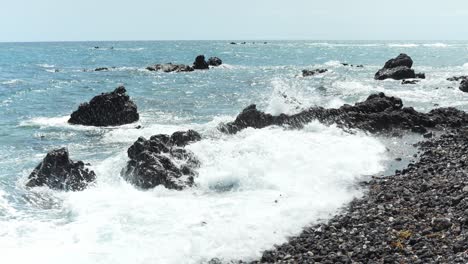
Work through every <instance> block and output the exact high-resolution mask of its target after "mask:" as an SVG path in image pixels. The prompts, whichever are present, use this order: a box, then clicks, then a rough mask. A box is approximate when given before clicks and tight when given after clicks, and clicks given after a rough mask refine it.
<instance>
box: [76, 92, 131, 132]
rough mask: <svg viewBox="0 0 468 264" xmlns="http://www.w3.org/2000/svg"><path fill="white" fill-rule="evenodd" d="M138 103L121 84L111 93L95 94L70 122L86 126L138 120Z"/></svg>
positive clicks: (112, 124)
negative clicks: (131, 98)
mask: <svg viewBox="0 0 468 264" xmlns="http://www.w3.org/2000/svg"><path fill="white" fill-rule="evenodd" d="M139 117H140V116H139V114H138V111H137V106H136V104H135V103H134V102H133V101H132V100H130V97H129V96H128V95H127V94H126V90H125V87H123V86H120V87H118V88H117V89H115V90H114V91H113V92H111V93H102V94H101V95H98V96H95V97H94V98H93V99H91V101H90V102H89V103H84V104H81V105H80V106H79V107H78V110H76V111H75V112H73V113H72V114H71V117H70V119H69V120H68V123H70V124H79V125H85V126H119V125H124V124H129V123H133V122H136V121H138V119H139Z"/></svg>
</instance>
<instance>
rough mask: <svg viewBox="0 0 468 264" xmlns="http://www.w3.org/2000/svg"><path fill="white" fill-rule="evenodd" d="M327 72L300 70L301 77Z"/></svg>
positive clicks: (324, 70) (321, 70)
mask: <svg viewBox="0 0 468 264" xmlns="http://www.w3.org/2000/svg"><path fill="white" fill-rule="evenodd" d="M327 71H328V70H327V69H315V70H302V77H307V76H313V75H316V74H320V73H325V72H327Z"/></svg>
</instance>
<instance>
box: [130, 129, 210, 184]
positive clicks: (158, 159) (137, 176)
mask: <svg viewBox="0 0 468 264" xmlns="http://www.w3.org/2000/svg"><path fill="white" fill-rule="evenodd" d="M200 139H201V137H200V135H199V134H198V133H197V132H195V131H193V130H188V131H179V132H175V133H174V134H172V135H165V134H159V135H154V136H152V137H151V138H150V139H145V138H143V137H140V138H138V140H137V141H136V142H135V143H134V144H133V145H132V146H131V147H130V148H129V149H128V157H129V158H130V161H129V162H128V163H127V166H126V167H125V168H124V169H123V170H122V173H121V174H122V177H123V178H124V179H125V180H127V181H128V182H130V183H132V184H134V185H135V186H137V187H139V188H142V189H151V188H154V187H156V186H159V185H161V186H164V187H166V188H168V189H175V190H182V189H184V188H187V187H190V186H192V185H193V183H194V177H195V176H196V175H197V173H196V171H195V169H196V168H197V167H198V166H199V161H198V159H197V158H196V157H195V155H194V154H193V153H192V152H191V151H189V150H187V149H184V148H183V146H185V145H186V144H188V143H190V142H194V141H198V140H200Z"/></svg>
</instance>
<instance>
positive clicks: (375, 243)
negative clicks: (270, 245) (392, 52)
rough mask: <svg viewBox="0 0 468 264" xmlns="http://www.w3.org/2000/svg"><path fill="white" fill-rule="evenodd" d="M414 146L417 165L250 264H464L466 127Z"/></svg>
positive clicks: (376, 183) (382, 180)
mask: <svg viewBox="0 0 468 264" xmlns="http://www.w3.org/2000/svg"><path fill="white" fill-rule="evenodd" d="M418 147H419V148H420V150H421V155H420V157H419V159H418V161H417V162H415V163H410V164H409V165H408V167H407V168H406V169H404V170H402V171H396V172H395V175H392V176H388V177H373V179H372V180H371V181H369V182H367V183H366V184H367V185H368V191H367V193H366V194H365V195H364V197H363V198H361V199H356V200H354V201H353V202H352V203H351V204H350V205H348V207H347V208H345V210H344V211H343V213H342V214H340V215H338V216H335V217H334V218H332V219H331V220H330V221H328V222H327V223H324V224H319V225H315V226H312V227H308V228H305V229H304V231H303V232H302V233H301V234H300V235H299V236H297V237H292V238H290V239H289V242H287V243H285V244H283V245H279V246H275V248H274V249H272V250H268V251H265V252H264V253H263V256H262V258H261V259H260V260H258V261H254V262H253V263H468V128H461V129H456V130H450V131H447V132H445V133H444V134H442V135H441V136H440V137H437V138H432V139H427V140H426V141H423V142H421V143H418Z"/></svg>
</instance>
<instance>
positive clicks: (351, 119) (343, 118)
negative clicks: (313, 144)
mask: <svg viewBox="0 0 468 264" xmlns="http://www.w3.org/2000/svg"><path fill="white" fill-rule="evenodd" d="M313 120H318V121H320V122H322V123H325V124H337V125H338V126H340V127H344V128H358V129H362V130H365V131H369V132H381V131H389V130H392V129H406V130H410V129H411V130H413V131H417V132H419V133H424V132H425V131H424V130H425V129H426V128H434V127H436V126H438V127H441V128H443V127H461V126H463V125H466V124H467V123H468V114H466V113H465V112H463V111H460V110H457V109H455V108H438V109H434V110H432V111H430V112H429V113H420V112H417V111H416V110H414V109H413V108H412V107H403V103H402V101H401V99H400V98H396V97H390V96H386V95H385V94H383V93H379V94H372V95H370V96H369V97H368V98H367V99H366V100H365V101H364V102H358V103H356V104H355V105H354V106H351V105H343V106H342V107H340V108H338V109H334V108H331V109H325V108H323V107H311V108H308V109H306V110H303V111H302V112H299V113H297V114H294V115H286V114H280V115H278V116H273V115H271V114H267V113H264V112H261V111H259V110H257V108H256V106H255V105H250V106H248V107H247V108H245V109H244V110H242V112H241V113H240V114H239V115H238V116H237V117H236V119H235V120H234V121H233V122H229V123H227V124H221V125H220V126H219V129H220V130H221V131H223V132H225V133H236V132H238V131H240V130H242V129H244V128H247V127H252V128H264V127H267V126H271V125H278V126H288V127H292V128H301V127H302V126H303V125H304V124H306V123H309V122H311V121H313Z"/></svg>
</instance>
